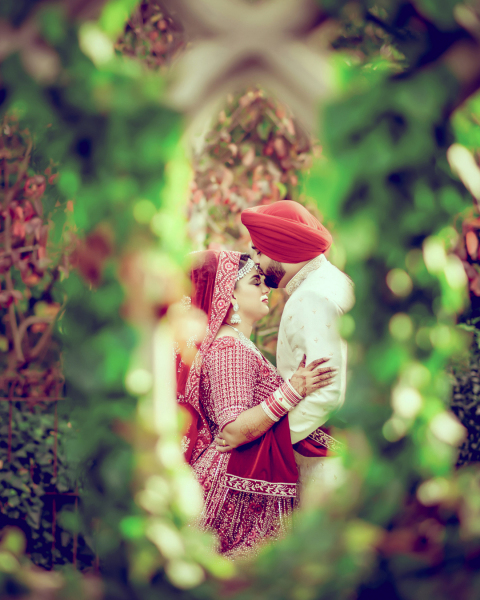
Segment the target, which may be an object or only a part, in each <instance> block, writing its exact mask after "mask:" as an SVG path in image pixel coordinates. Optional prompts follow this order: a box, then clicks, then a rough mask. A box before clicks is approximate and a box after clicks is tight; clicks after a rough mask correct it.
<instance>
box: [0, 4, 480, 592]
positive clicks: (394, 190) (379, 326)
mask: <svg viewBox="0 0 480 600" xmlns="http://www.w3.org/2000/svg"><path fill="white" fill-rule="evenodd" d="M479 37H480V5H478V3H477V2H476V1H475V0H467V1H464V2H457V1H456V0H442V1H441V2H440V1H437V2H432V1H430V0H415V1H412V2H406V1H403V0H378V1H377V2H370V1H368V0H363V1H360V0H357V1H355V0H352V1H350V2H345V1H343V0H342V1H339V0H337V1H335V2H334V1H330V0H323V1H322V2H317V3H316V2H313V1H312V2H310V1H306V0H303V1H298V0H296V1H293V0H263V1H247V0H238V1H236V2H234V1H233V0H229V1H228V2H226V1H225V0H222V1H220V0H197V1H196V2H193V1H191V0H177V1H176V2H168V1H167V0H165V1H162V2H159V1H157V0H154V1H150V2H141V3H139V2H137V1H134V0H109V1H108V2H99V1H97V0H95V1H93V0H91V1H80V0H61V1H58V2H43V1H34V0H15V1H13V0H4V1H3V2H2V3H1V5H0V61H1V64H0V111H1V115H0V116H1V130H0V200H1V209H0V225H1V230H0V282H1V289H0V313H1V319H0V350H1V355H0V356H1V359H0V360H1V366H2V369H1V374H0V411H1V423H0V468H1V480H0V527H1V528H2V529H1V532H0V536H1V537H0V589H1V597H2V598H15V597H20V598H29V599H34V598H35V599H37V598H42V599H43V598H44V599H57V598H58V599H60V598H62V599H63V598H68V599H70V598H72V599H74V598H75V599H76V598H79V599H80V598H85V599H87V598H88V599H97V598H98V599H100V598H105V599H112V600H113V599H115V600H118V599H123V598H125V599H128V600H130V599H132V598H138V599H141V600H143V599H146V600H147V599H150V598H152V599H153V598H158V597H161V598H174V597H175V598H176V597H180V598H184V599H185V600H186V599H193V598H199V599H200V598H202V599H204V598H217V597H218V598H224V597H226V596H228V597H229V598H232V599H239V600H240V599H242V598H247V597H248V598H252V597H253V598H257V597H258V598H260V597H262V598H267V599H268V598H271V599H272V600H278V599H288V600H290V599H292V600H317V599H318V600H333V599H337V598H338V599H348V600H350V599H360V600H375V599H379V598H382V599H385V598H388V599H390V598H391V599H394V600H397V599H398V600H415V599H417V598H418V599H419V600H420V599H422V600H423V599H424V598H436V599H437V598H438V599H439V600H442V599H445V600H447V599H448V600H450V599H451V598H452V597H455V598H459V599H460V600H470V599H472V600H476V599H477V598H478V597H479V594H480V576H479V574H478V573H479V565H480V538H479V536H480V489H479V483H480V478H479V474H478V466H477V462H478V459H479V452H480V447H479V443H480V374H479V357H480V348H479V340H480V338H479V333H478V331H479V329H480V325H479V324H480V313H479V308H480V301H479V298H480V259H479V256H480V253H479V237H478V233H479V229H480V214H479V204H478V203H479V202H480V167H479V164H480V152H479V150H480V93H478V92H477V88H478V87H479V85H480V47H479ZM284 198H290V199H294V200H297V201H299V202H302V203H303V204H305V205H306V206H307V207H308V208H309V209H310V210H311V211H312V212H314V213H315V214H317V216H318V217H319V218H320V219H321V220H322V222H323V223H325V224H326V226H327V227H328V228H329V229H330V230H331V231H332V233H333V236H334V246H333V248H332V250H331V252H330V255H329V259H330V260H331V261H332V262H333V263H334V264H336V265H337V266H339V268H341V269H342V270H344V271H345V272H346V273H348V274H349V275H350V277H352V279H353V280H354V282H355V286H356V295H357V303H356V305H355V308H354V309H353V311H352V313H351V314H349V315H347V316H346V317H345V318H344V319H343V320H342V323H341V331H342V335H343V336H344V337H345V338H346V339H347V340H348V342H349V357H350V358H349V369H350V379H349V389H348V393H347V399H346V403H345V406H344V408H343V409H342V410H341V411H340V412H339V413H338V414H337V415H335V417H334V420H333V424H334V426H335V435H336V436H337V437H339V438H340V439H342V440H343V441H344V442H345V443H346V446H347V451H346V453H345V456H344V467H345V473H346V477H345V482H344V483H343V485H342V486H341V487H340V488H339V489H338V490H337V491H335V492H332V493H330V494H324V495H323V496H322V497H321V498H318V501H317V500H315V499H312V500H311V502H310V504H309V506H308V507H307V508H306V509H305V510H304V511H303V512H301V513H299V514H298V515H297V519H296V523H295V528H294V531H293V533H292V534H291V535H290V536H289V537H288V538H287V539H285V540H284V541H282V542H281V543H279V544H277V545H276V546H274V547H271V548H267V549H265V550H264V551H263V552H262V554H261V555H260V556H259V557H258V558H257V559H255V561H250V562H249V561H246V562H243V563H231V562H229V561H227V560H225V559H223V558H222V557H220V556H217V555H215V554H214V553H212V552H211V551H210V550H211V547H212V539H211V538H210V536H208V535H206V534H201V533H199V532H197V531H196V530H195V529H194V528H193V527H191V526H190V525H189V524H190V523H191V521H192V519H194V518H195V515H196V514H197V513H198V510H199V507H200V505H201V493H200V491H199V489H198V487H197V485H196V482H195V481H194V479H193V477H192V475H191V473H190V471H189V468H188V467H187V466H186V465H185V464H184V463H183V457H182V454H181V450H180V445H179V440H180V437H181V432H182V428H183V426H184V423H183V421H182V416H181V415H179V414H178V413H177V411H176V407H175V399H174V388H173V378H172V372H171V371H172V366H171V365H172V361H171V358H172V344H173V341H174V338H175V340H176V342H177V343H179V344H180V345H182V344H183V345H185V344H186V341H187V338H188V337H190V335H191V330H190V329H189V327H190V326H192V327H193V326H194V324H189V323H188V322H187V323H186V322H185V317H184V316H180V317H179V314H180V315H181V313H179V311H178V310H177V306H176V305H177V303H178V302H179V301H181V298H182V296H183V295H184V294H185V293H188V286H187V285H186V277H185V273H186V271H187V269H188V258H187V255H188V252H189V251H191V250H198V249H201V248H206V247H210V248H233V249H240V250H245V249H246V248H247V246H248V235H247V232H246V230H245V229H244V228H242V226H241V223H240V212H241V210H243V209H244V208H245V207H247V206H254V205H256V204H258V203H271V202H275V201H277V200H279V199H284ZM284 302H285V297H284V295H283V293H282V291H281V290H280V291H274V292H273V293H272V311H271V313H270V315H269V316H268V317H267V318H266V319H265V321H264V322H263V323H260V324H259V326H258V328H257V330H256V331H255V333H254V336H255V341H256V343H257V344H258V346H259V347H260V348H261V350H262V351H263V352H264V353H265V354H266V355H267V356H268V358H270V359H271V360H272V361H274V359H275V342H276V334H277V330H278V323H279V319H280V316H281V310H282V307H283V304H284ZM477 413H478V414H477Z"/></svg>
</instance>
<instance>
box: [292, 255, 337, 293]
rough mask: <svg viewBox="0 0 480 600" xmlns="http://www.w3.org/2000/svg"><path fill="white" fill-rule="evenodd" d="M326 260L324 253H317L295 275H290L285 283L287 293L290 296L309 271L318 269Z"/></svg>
mask: <svg viewBox="0 0 480 600" xmlns="http://www.w3.org/2000/svg"><path fill="white" fill-rule="evenodd" d="M326 260H327V259H326V258H325V255H324V254H319V256H316V257H315V258H313V259H312V260H311V261H310V262H308V263H307V264H306V265H305V266H304V267H302V268H301V269H300V271H299V272H298V273H297V274H296V275H295V277H292V279H291V280H290V281H289V282H288V283H287V286H286V287H285V291H286V292H287V294H288V295H289V296H291V295H292V294H293V292H294V291H295V290H296V289H297V288H298V287H299V286H300V284H301V283H303V282H304V281H305V279H306V278H307V277H308V276H309V275H310V273H312V272H313V271H316V270H317V269H319V268H320V267H321V266H322V265H323V264H324V263H325V261H326Z"/></svg>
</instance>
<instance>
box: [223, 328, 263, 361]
mask: <svg viewBox="0 0 480 600" xmlns="http://www.w3.org/2000/svg"><path fill="white" fill-rule="evenodd" d="M225 325H226V326H227V327H230V329H233V331H236V332H237V333H238V338H239V340H240V341H241V342H242V344H244V345H245V346H247V348H250V350H253V351H254V352H256V353H257V354H260V356H262V353H261V352H260V350H259V349H258V348H257V347H256V346H255V344H254V343H253V342H252V340H249V339H248V338H247V336H246V335H244V334H243V333H242V332H241V331H239V330H238V329H237V328H236V327H233V325H229V324H228V323H225Z"/></svg>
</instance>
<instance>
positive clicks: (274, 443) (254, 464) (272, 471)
mask: <svg viewBox="0 0 480 600" xmlns="http://www.w3.org/2000/svg"><path fill="white" fill-rule="evenodd" d="M227 473H228V474H229V475H235V476H236V477H242V478H244V479H257V480H259V481H267V482H270V483H297V480H298V469H297V464H296V462H295V457H294V454H293V447H292V442H291V440H290V427H289V425H288V419H287V418H285V417H283V418H282V419H280V421H278V422H277V423H275V425H273V427H272V428H271V429H269V430H268V431H267V432H266V433H264V434H263V435H262V436H261V437H259V438H257V439H256V440H254V441H253V442H249V443H248V444H243V445H242V446H239V447H238V448H235V450H232V453H231V456H230V460H229V461H228V467H227Z"/></svg>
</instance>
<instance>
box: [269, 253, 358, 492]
mask: <svg viewBox="0 0 480 600" xmlns="http://www.w3.org/2000/svg"><path fill="white" fill-rule="evenodd" d="M286 291H287V293H288V294H289V296H290V298H289V299H288V301H287V303H286V305H285V309H284V311H283V315H282V320H281V322H280V330H279V334H278V344H277V368H278V371H279V372H280V374H281V376H282V377H283V378H284V379H290V377H291V376H292V375H293V373H294V372H295V371H296V370H297V368H298V365H299V364H300V362H301V360H302V358H303V355H304V354H305V355H306V357H307V358H306V364H307V365H308V364H309V363H310V362H312V360H315V359H317V358H322V357H327V358H330V360H329V361H328V362H327V363H326V364H325V365H322V366H328V367H337V368H338V372H337V374H336V376H335V379H334V382H333V384H332V385H329V386H328V387H325V388H322V389H320V390H318V391H316V392H314V393H313V394H310V395H309V396H307V397H306V398H304V399H303V400H302V401H301V402H300V403H299V404H298V405H297V406H296V407H295V408H294V409H293V410H292V411H291V412H290V413H289V415H288V420H289V424H290V432H291V437H292V443H293V444H295V443H296V442H299V441H300V440H302V439H304V438H306V437H308V436H309V435H310V434H311V433H312V432H313V431H315V430H316V429H317V428H318V427H321V426H322V425H323V424H324V423H325V422H326V421H327V420H328V418H329V417H330V416H331V415H332V414H333V413H334V412H335V411H337V410H338V409H339V408H340V407H341V406H342V404H343V402H344V399H345V388H346V377H347V345H346V342H345V341H344V340H342V338H341V337H340V334H339V332H338V319H339V317H340V316H341V315H343V314H344V313H345V312H347V311H348V310H350V309H351V308H352V306H353V304H354V301H355V299H354V293H353V283H352V281H351V280H350V279H349V278H348V277H347V276H346V275H345V274H344V273H342V272H341V271H340V270H339V269H337V268H336V267H334V266H333V265H332V264H331V263H330V262H329V261H328V260H327V259H326V257H325V256H324V255H323V254H321V255H320V256H317V257H316V258H314V259H313V260H311V261H310V262H309V263H307V264H306V265H305V267H303V269H302V270H301V271H299V272H298V273H297V275H295V277H294V278H293V279H292V280H291V281H290V282H289V283H288V285H287V288H286ZM295 457H296V459H297V463H298V466H299V470H300V484H301V485H302V483H303V484H304V483H305V480H306V478H312V477H314V478H316V479H318V478H319V475H320V471H321V472H322V473H323V472H324V471H325V467H326V465H327V463H328V464H330V462H329V461H333V460H338V459H332V458H307V457H303V456H300V455H299V454H297V453H295ZM315 470H316V471H317V472H315Z"/></svg>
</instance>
